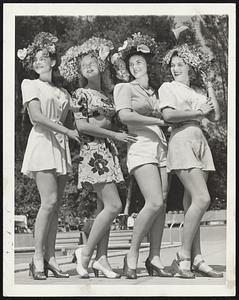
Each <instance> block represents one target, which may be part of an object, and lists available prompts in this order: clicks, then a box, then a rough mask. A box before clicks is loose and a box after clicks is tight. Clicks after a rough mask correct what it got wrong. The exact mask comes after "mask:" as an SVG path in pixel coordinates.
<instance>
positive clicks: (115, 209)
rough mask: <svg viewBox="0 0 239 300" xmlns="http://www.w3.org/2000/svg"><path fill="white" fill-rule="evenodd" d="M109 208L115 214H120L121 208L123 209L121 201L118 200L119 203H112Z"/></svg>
mask: <svg viewBox="0 0 239 300" xmlns="http://www.w3.org/2000/svg"><path fill="white" fill-rule="evenodd" d="M109 210H110V212H111V213H112V214H113V215H118V214H119V213H121V210H122V204H121V202H117V203H114V204H112V205H110V207H109Z"/></svg>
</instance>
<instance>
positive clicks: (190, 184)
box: [176, 169, 210, 268]
mask: <svg viewBox="0 0 239 300" xmlns="http://www.w3.org/2000/svg"><path fill="white" fill-rule="evenodd" d="M176 174H177V176H178V177H179V179H180V181H181V182H182V184H183V185H184V188H185V191H186V193H187V194H188V195H189V197H190V199H191V203H190V205H189V207H188V209H187V211H186V213H185V220H184V227H183V239H182V247H181V250H180V254H181V255H182V256H183V257H188V258H189V257H191V251H192V245H193V241H194V239H195V238H196V239H195V242H194V243H196V244H195V245H196V247H198V242H199V240H198V238H200V236H199V235H198V236H196V234H197V231H198V228H199V225H200V221H201V218H202V216H203V214H204V213H205V211H206V210H207V208H208V206H209V204H210V196H209V193H208V189H207V184H206V181H205V175H204V172H203V171H202V170H200V169H190V170H180V171H176ZM186 197H187V199H188V198H189V197H188V196H186ZM186 201H188V200H186V199H184V202H185V204H186ZM199 245H200V243H199ZM188 267H189V262H187V268H188Z"/></svg>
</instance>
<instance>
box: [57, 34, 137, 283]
mask: <svg viewBox="0 0 239 300" xmlns="http://www.w3.org/2000/svg"><path fill="white" fill-rule="evenodd" d="M112 48H113V45H112V43H111V41H108V40H105V39H100V38H97V37H92V38H91V39H89V40H87V41H86V42H85V43H83V44H82V45H80V46H74V47H72V48H70V49H68V51H67V52H66V54H65V55H64V56H63V57H62V63H61V65H60V72H61V74H62V76H64V77H65V78H66V79H68V80H69V81H71V79H73V78H74V79H78V80H79V79H83V80H82V81H85V84H83V85H82V86H81V87H80V88H77V89H76V90H75V91H74V92H73V94H72V101H73V107H74V117H75V123H76V127H77V129H78V130H79V132H81V133H82V134H84V136H83V138H82V141H83V145H82V147H81V149H79V155H78V160H79V165H78V188H79V189H81V188H82V186H83V184H84V183H90V184H91V185H92V186H93V189H94V191H95V192H96V193H97V213H98V214H97V216H96V218H95V220H94V223H93V225H92V229H91V231H90V234H89V237H88V240H87V242H86V244H85V245H84V247H83V249H82V248H78V249H76V251H75V258H74V259H73V261H77V268H76V270H77V272H78V274H79V275H80V277H81V278H89V273H88V266H89V263H90V260H91V258H92V255H93V252H94V250H95V248H97V249H96V257H95V260H94V261H93V264H92V268H93V270H94V273H95V276H98V275H99V271H100V272H101V273H103V275H104V276H105V277H108V278H119V277H120V274H118V273H116V272H114V271H113V270H112V268H111V266H110V264H109V262H108V258H107V251H108V242H109V232H110V226H111V224H112V222H113V220H114V219H115V217H116V216H117V215H118V213H120V211H121V200H120V197H119V194H118V190H117V186H116V183H119V182H121V181H123V174H122V172H121V169H120V164H119V159H118V151H117V149H116V146H115V144H114V140H118V141H121V142H126V143H133V142H135V141H136V138H135V137H133V136H132V135H130V134H127V133H122V132H115V131H112V130H111V121H112V117H113V116H114V115H115V113H116V112H115V107H114V104H113V99H112V96H111V95H110V94H107V89H106V87H105V85H104V84H103V82H104V81H103V72H104V71H107V69H106V65H107V57H108V55H109V52H110V50H111V49H112ZM104 74H105V73H104Z"/></svg>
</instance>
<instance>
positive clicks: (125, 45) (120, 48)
mask: <svg viewBox="0 0 239 300" xmlns="http://www.w3.org/2000/svg"><path fill="white" fill-rule="evenodd" d="M127 46H128V42H127V40H126V41H124V44H123V46H122V47H119V48H118V51H122V50H124V49H126V48H127Z"/></svg>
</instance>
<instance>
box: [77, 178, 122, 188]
mask: <svg viewBox="0 0 239 300" xmlns="http://www.w3.org/2000/svg"><path fill="white" fill-rule="evenodd" d="M124 181H125V180H124V178H122V179H121V180H118V179H117V180H115V179H111V180H104V181H97V182H95V181H94V182H91V181H82V183H83V182H87V183H89V184H91V185H95V184H98V183H120V182H124ZM77 188H78V189H79V190H81V189H82V188H83V186H82V184H81V183H80V184H79V183H78V185H77Z"/></svg>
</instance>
